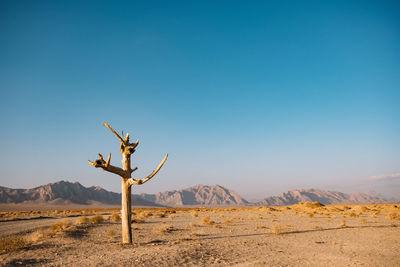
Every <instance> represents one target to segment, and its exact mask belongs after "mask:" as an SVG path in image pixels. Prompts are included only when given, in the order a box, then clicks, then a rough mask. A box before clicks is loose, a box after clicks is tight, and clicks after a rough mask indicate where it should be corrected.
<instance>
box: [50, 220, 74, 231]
mask: <svg viewBox="0 0 400 267" xmlns="http://www.w3.org/2000/svg"><path fill="white" fill-rule="evenodd" d="M70 226H71V222H70V221H68V220H62V221H61V222H56V223H54V224H52V225H51V226H50V230H51V231H52V232H53V233H57V232H60V231H63V230H65V229H67V228H68V227H70Z"/></svg>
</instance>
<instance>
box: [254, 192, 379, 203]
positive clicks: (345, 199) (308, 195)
mask: <svg viewBox="0 0 400 267" xmlns="http://www.w3.org/2000/svg"><path fill="white" fill-rule="evenodd" d="M314 201H317V202H319V203H321V204H324V205H330V204H358V203H362V204H370V203H385V202H387V201H386V200H385V199H383V198H380V197H376V196H371V195H367V194H364V193H354V194H345V193H341V192H336V191H326V190H320V189H300V190H298V189H294V190H290V191H287V192H285V193H283V194H282V195H281V196H274V197H268V198H265V199H263V200H261V201H259V202H257V203H255V205H257V206H286V205H293V204H297V203H299V202H314Z"/></svg>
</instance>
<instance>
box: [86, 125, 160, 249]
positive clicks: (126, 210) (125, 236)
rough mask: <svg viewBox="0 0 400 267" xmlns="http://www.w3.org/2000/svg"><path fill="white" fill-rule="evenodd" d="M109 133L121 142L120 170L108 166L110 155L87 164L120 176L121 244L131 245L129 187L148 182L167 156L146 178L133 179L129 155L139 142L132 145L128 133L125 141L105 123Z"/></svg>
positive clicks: (130, 195) (134, 169) (130, 196)
mask: <svg viewBox="0 0 400 267" xmlns="http://www.w3.org/2000/svg"><path fill="white" fill-rule="evenodd" d="M103 125H104V126H106V127H107V128H108V129H110V131H111V132H112V133H113V134H115V136H116V137H117V138H118V140H119V141H120V142H121V144H120V148H119V151H120V152H121V155H122V169H121V168H119V167H115V166H113V165H110V160H111V153H110V154H109V156H108V158H107V161H105V160H104V159H103V156H102V155H101V154H99V158H98V159H97V160H95V161H94V162H92V161H90V160H88V161H89V164H90V165H92V166H94V167H96V168H102V169H103V170H104V171H108V172H112V173H114V174H117V175H119V176H121V195H122V197H121V217H122V218H121V223H122V243H125V244H131V243H132V228H131V214H132V210H131V205H132V203H131V198H132V194H131V186H132V185H134V184H136V185H140V184H144V183H145V182H147V181H148V180H150V179H151V178H152V177H153V176H154V175H156V173H157V172H158V171H159V170H160V169H161V167H162V166H163V165H164V162H165V161H166V160H167V157H168V154H166V155H165V157H164V159H163V160H162V161H161V163H160V164H159V165H158V167H157V168H156V169H155V170H154V171H153V172H152V173H151V174H150V175H149V176H147V177H146V178H144V179H135V178H132V176H131V175H132V172H134V171H136V170H137V167H135V168H133V169H131V155H132V154H133V153H134V152H135V148H136V147H137V146H138V145H139V141H137V140H136V141H135V142H134V143H130V142H129V133H127V134H126V137H125V139H123V137H124V135H123V134H122V137H121V136H120V135H119V134H118V133H117V132H115V131H114V129H113V128H111V126H110V125H108V124H107V123H105V122H104V123H103Z"/></svg>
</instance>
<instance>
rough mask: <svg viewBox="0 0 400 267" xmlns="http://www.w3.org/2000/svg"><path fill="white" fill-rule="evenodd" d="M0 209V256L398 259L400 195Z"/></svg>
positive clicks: (358, 262) (115, 261)
mask: <svg viewBox="0 0 400 267" xmlns="http://www.w3.org/2000/svg"><path fill="white" fill-rule="evenodd" d="M133 212H134V214H133V215H132V217H133V218H132V219H133V223H132V228H133V240H134V242H133V244H132V245H123V244H121V225H120V221H119V219H120V216H119V211H118V209H92V210H90V209H86V210H82V209H79V210H56V211H54V210H43V211H29V212H22V211H16V212H13V211H4V212H0V220H1V221H0V265H2V266H18V265H24V266H26V265H30V266H32V265H39V266H60V265H66V266H100V265H101V266H122V265H126V266H224V265H228V266H400V256H399V251H400V205H399V204H379V205H332V206H321V205H320V204H319V203H299V204H296V205H293V206H288V207H234V208H232V207H230V208H134V209H133Z"/></svg>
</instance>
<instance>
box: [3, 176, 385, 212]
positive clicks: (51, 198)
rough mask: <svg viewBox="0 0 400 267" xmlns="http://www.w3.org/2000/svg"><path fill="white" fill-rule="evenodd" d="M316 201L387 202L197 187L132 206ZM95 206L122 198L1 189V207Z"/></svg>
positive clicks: (135, 198)
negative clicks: (253, 198) (256, 197)
mask: <svg viewBox="0 0 400 267" xmlns="http://www.w3.org/2000/svg"><path fill="white" fill-rule="evenodd" d="M314 201H318V202H320V203H321V204H324V205H328V204H357V203H363V204H370V203H384V202H387V201H386V200H385V199H383V198H380V197H376V196H371V195H367V194H363V193H356V194H345V193H341V192H335V191H326V190H319V189H301V190H297V189H295V190H290V191H287V192H285V193H283V194H282V195H281V196H273V197H268V198H265V199H263V200H261V201H259V202H256V203H250V202H248V201H247V200H245V199H244V198H242V197H241V196H240V195H238V194H237V193H236V192H234V191H232V190H229V189H227V188H225V187H223V186H220V185H213V186H209V185H196V186H193V187H189V188H185V189H181V190H173V191H165V192H159V193H157V194H139V195H137V194H135V195H132V204H133V205H135V206H284V205H292V204H296V203H298V202H314ZM93 203H101V204H107V205H119V204H120V203H121V194H118V193H114V192H110V191H107V190H105V189H103V188H101V187H99V186H92V187H85V186H83V185H81V184H80V183H78V182H74V183H71V182H67V181H59V182H56V183H50V184H47V185H42V186H39V187H36V188H32V189H12V188H7V187H1V186H0V204H21V205H23V204H50V205H68V204H81V205H90V204H93Z"/></svg>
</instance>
